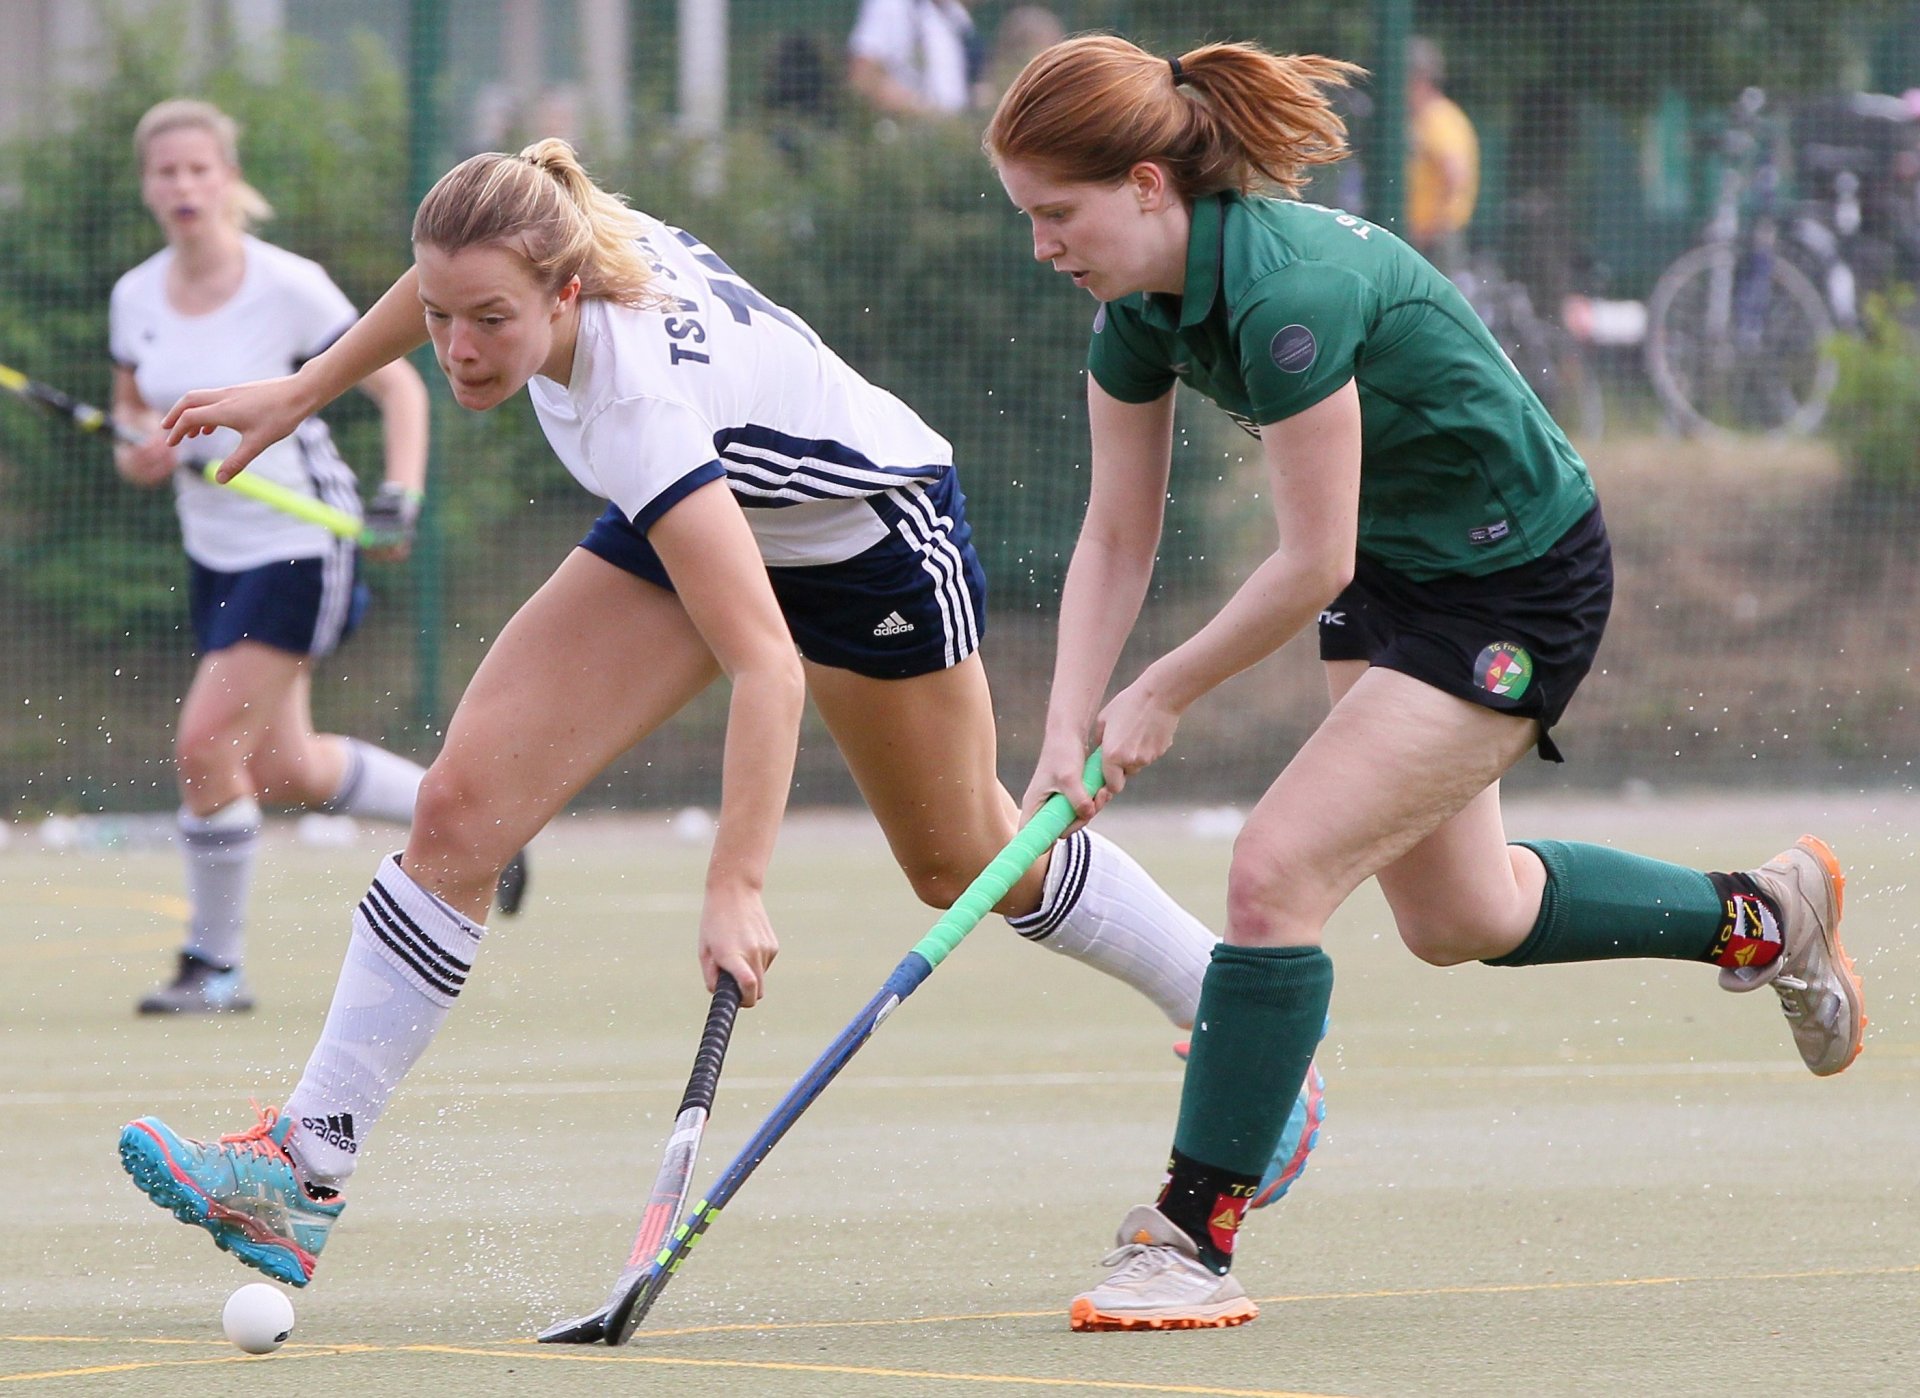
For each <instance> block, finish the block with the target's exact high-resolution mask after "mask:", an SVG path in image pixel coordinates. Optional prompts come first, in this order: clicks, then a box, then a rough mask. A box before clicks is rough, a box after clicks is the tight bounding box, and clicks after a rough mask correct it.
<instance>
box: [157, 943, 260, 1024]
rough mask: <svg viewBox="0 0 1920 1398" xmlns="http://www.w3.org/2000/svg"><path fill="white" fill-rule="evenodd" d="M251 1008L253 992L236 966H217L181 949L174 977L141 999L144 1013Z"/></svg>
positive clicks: (233, 1011)
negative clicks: (178, 964)
mask: <svg viewBox="0 0 1920 1398" xmlns="http://www.w3.org/2000/svg"><path fill="white" fill-rule="evenodd" d="M252 1008H253V992H252V991H250V990H248V989H247V982H246V978H245V977H244V976H242V975H241V974H240V968H239V967H238V966H216V965H215V964H214V963H213V962H211V961H207V960H204V959H202V958H201V957H198V956H195V955H194V954H193V953H192V952H190V951H183V952H181V953H180V966H179V969H178V970H176V971H175V972H174V973H173V979H172V980H170V981H167V982H165V983H164V984H162V985H156V986H155V987H154V988H153V989H152V990H150V991H148V992H147V993H146V995H145V996H143V997H142V998H141V1000H140V1013H141V1014H143V1015H208V1014H240V1013H244V1012H245V1011H247V1010H250V1009H252Z"/></svg>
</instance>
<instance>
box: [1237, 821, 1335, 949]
mask: <svg viewBox="0 0 1920 1398" xmlns="http://www.w3.org/2000/svg"><path fill="white" fill-rule="evenodd" d="M1324 902H1325V900H1324V898H1323V897H1322V896H1321V895H1320V891H1319V888H1318V882H1317V881H1316V880H1314V879H1313V878H1312V877H1311V876H1310V875H1309V874H1308V873H1307V871H1306V870H1305V868H1304V867H1302V865H1301V862H1300V861H1298V860H1296V859H1294V858H1292V857H1290V856H1289V855H1288V854H1287V853H1286V852H1285V851H1281V850H1275V849H1271V848H1263V847H1261V846H1258V845H1255V844H1251V843H1247V842H1244V841H1243V842H1240V843H1236V844H1235V846H1234V851H1233V860H1232V862H1231V864H1229V865H1228V868H1227V940H1228V941H1229V942H1235V943H1239V944H1241V945H1244V946H1294V945H1298V946H1309V945H1317V944H1318V943H1319V941H1320V934H1321V930H1322V928H1323V925H1324V924H1325V921H1326V913H1327V912H1328V911H1330V909H1326V908H1324V906H1323V905H1324Z"/></svg>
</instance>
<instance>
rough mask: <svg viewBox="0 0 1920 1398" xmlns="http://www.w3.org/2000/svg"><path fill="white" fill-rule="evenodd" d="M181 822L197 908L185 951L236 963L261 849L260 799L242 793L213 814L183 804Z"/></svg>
mask: <svg viewBox="0 0 1920 1398" xmlns="http://www.w3.org/2000/svg"><path fill="white" fill-rule="evenodd" d="M179 823H180V844H181V846H182V848H183V849H185V851H186V855H187V903H188V905H189V906H190V907H191V908H192V910H193V911H192V914H191V915H190V916H189V918H188V920H187V941H186V946H185V947H184V948H183V950H185V951H186V952H187V954H188V955H190V956H197V957H199V958H200V959H201V960H202V961H207V962H211V963H212V964H213V965H215V966H221V967H232V966H238V965H239V964H240V958H241V957H242V955H244V953H245V950H246V927H247V889H248V888H249V887H250V886H251V885H252V883H253V856H254V854H255V852H256V851H257V850H258V849H259V848H260V803H259V802H257V801H255V800H254V799H253V798H252V797H251V796H242V797H241V798H240V799H239V800H238V801H229V802H227V804H226V805H224V806H222V807H221V808H220V809H219V810H217V811H215V812H214V813H213V814H212V815H210V816H197V815H195V814H194V813H193V812H192V811H189V810H188V809H187V808H186V807H185V806H182V807H181V808H180V816H179Z"/></svg>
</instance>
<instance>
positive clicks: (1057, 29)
mask: <svg viewBox="0 0 1920 1398" xmlns="http://www.w3.org/2000/svg"><path fill="white" fill-rule="evenodd" d="M1066 37H1067V26H1066V25H1064V24H1062V23H1061V22H1060V16H1059V15H1056V14H1055V13H1054V12H1053V11H1052V10H1049V9H1048V8H1047V7H1046V6H1045V5H1018V6H1015V7H1014V8H1013V9H1011V10H1008V11H1007V13H1006V15H1005V16H1004V17H1003V18H1002V19H1001V21H1000V27H999V28H998V29H995V30H994V31H993V52H992V54H991V55H990V56H989V57H988V59H987V77H986V85H987V97H986V99H985V100H983V102H982V103H981V105H982V106H991V105H992V104H993V103H994V102H997V101H999V100H1000V94H1001V93H1003V92H1005V91H1006V90H1007V89H1008V88H1009V87H1012V86H1013V80H1014V79H1015V78H1017V77H1019V76H1020V70H1021V69H1022V68H1024V67H1026V66H1027V62H1028V60H1030V59H1031V58H1033V56H1034V55H1035V54H1037V53H1039V52H1040V51H1041V50H1042V49H1050V48H1052V47H1053V46H1054V45H1055V44H1057V43H1059V42H1060V41H1061V40H1062V39H1064V38H1066Z"/></svg>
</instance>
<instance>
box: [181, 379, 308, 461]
mask: <svg viewBox="0 0 1920 1398" xmlns="http://www.w3.org/2000/svg"><path fill="white" fill-rule="evenodd" d="M317 407H318V405H317V404H311V403H308V402H307V401H306V399H305V395H304V392H303V389H302V386H301V384H300V383H299V382H298V380H297V379H296V378H295V377H294V376H293V375H291V374H289V375H287V376H286V377H285V378H278V379H260V380H258V381H257V382H254V383H243V384H235V385H234V386H233V387H231V388H196V389H195V390H194V391H193V392H191V393H189V394H187V395H186V396H185V397H184V398H182V399H181V400H180V401H179V402H178V403H175V404H174V405H173V407H172V408H171V409H170V410H169V411H168V413H167V415H166V416H165V417H164V418H162V419H161V420H160V426H161V427H163V428H165V429H166V432H167V441H168V443H169V444H171V445H173V446H178V445H180V443H182V442H184V441H186V440H187V438H189V437H202V436H205V435H206V434H207V433H209V432H214V431H217V430H219V429H220V428H222V427H231V428H232V429H233V430H234V431H236V432H238V433H239V434H240V443H239V445H238V446H236V447H234V448H233V450H231V451H229V452H228V453H227V454H226V456H225V458H224V459H222V461H221V463H220V471H219V477H220V483H221V484H222V485H224V484H226V483H227V482H228V481H230V480H232V479H233V478H234V477H235V476H237V475H239V474H240V473H241V472H242V471H244V470H246V468H247V464H248V463H249V462H251V461H252V460H253V459H254V458H255V457H256V456H258V455H259V454H260V453H261V452H263V451H265V450H266V449H267V448H268V447H270V446H272V445H273V444H274V443H275V442H277V441H280V440H281V439H282V438H284V437H288V436H291V435H292V433H293V430H294V429H295V428H296V427H298V426H299V425H300V424H301V423H302V422H303V421H305V420H306V419H307V418H308V417H309V416H311V415H312V414H313V412H314V411H315V410H316V408H317Z"/></svg>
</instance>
